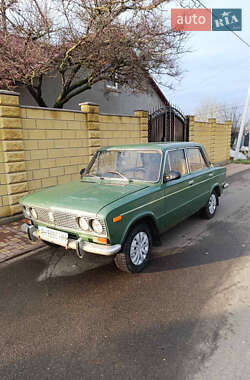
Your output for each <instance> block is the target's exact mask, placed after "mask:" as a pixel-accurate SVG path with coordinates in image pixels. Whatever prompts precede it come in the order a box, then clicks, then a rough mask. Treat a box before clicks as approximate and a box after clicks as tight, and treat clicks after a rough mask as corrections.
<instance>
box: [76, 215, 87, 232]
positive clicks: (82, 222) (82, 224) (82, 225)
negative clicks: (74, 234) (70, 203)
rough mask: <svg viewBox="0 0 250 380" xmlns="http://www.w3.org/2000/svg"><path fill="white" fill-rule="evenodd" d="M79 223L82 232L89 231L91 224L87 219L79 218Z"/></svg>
mask: <svg viewBox="0 0 250 380" xmlns="http://www.w3.org/2000/svg"><path fill="white" fill-rule="evenodd" d="M78 223H79V226H80V228H81V229H82V230H84V231H87V230H88V229H89V224H88V222H87V220H86V219H85V218H79V219H78Z"/></svg>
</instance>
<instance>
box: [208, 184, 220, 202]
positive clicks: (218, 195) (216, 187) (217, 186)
mask: <svg viewBox="0 0 250 380" xmlns="http://www.w3.org/2000/svg"><path fill="white" fill-rule="evenodd" d="M213 192H215V194H216V195H217V206H218V205H219V197H220V196H221V188H220V185H219V184H218V183H217V184H215V185H214V186H213V187H212V190H211V193H210V194H212V193H213Z"/></svg>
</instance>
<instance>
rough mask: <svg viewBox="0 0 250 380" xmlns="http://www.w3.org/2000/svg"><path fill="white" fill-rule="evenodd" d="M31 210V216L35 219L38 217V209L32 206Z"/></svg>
mask: <svg viewBox="0 0 250 380" xmlns="http://www.w3.org/2000/svg"><path fill="white" fill-rule="evenodd" d="M30 212H31V216H32V217H33V218H34V219H37V217H38V215H37V212H36V210H35V209H34V208H32V209H31V210H30Z"/></svg>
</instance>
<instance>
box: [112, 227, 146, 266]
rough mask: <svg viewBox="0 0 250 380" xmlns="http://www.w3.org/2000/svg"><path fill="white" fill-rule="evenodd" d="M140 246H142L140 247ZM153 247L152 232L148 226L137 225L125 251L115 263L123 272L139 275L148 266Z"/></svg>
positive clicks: (128, 239) (128, 237)
mask: <svg viewBox="0 0 250 380" xmlns="http://www.w3.org/2000/svg"><path fill="white" fill-rule="evenodd" d="M138 244H139V245H141V246H139V247H138ZM151 247H152V236H151V232H150V230H149V228H148V226H147V225H146V224H138V225H136V226H135V227H134V228H133V229H132V230H131V231H130V232H129V234H128V236H127V238H126V240H125V243H124V245H123V250H122V252H121V253H118V254H117V255H116V256H115V258H114V262H115V265H116V267H117V268H118V269H119V270H121V271H123V272H130V273H139V272H141V271H142V270H143V269H144V268H145V266H146V265H147V263H148V261H149V258H150V254H151Z"/></svg>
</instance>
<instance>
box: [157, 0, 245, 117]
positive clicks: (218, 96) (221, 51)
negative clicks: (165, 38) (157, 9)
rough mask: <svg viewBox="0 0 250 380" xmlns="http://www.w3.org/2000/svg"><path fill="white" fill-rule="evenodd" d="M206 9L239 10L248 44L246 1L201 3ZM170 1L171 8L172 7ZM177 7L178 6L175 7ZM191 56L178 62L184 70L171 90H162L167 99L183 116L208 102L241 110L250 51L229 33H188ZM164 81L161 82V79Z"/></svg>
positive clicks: (163, 88) (216, 0) (229, 0)
mask: <svg viewBox="0 0 250 380" xmlns="http://www.w3.org/2000/svg"><path fill="white" fill-rule="evenodd" d="M202 3H203V4H204V5H205V6H206V7H208V8H242V31H239V32H237V34H239V36H240V37H241V38H243V39H244V40H246V41H247V42H248V43H249V45H250V22H249V20H250V1H249V0H237V1H236V0H202ZM174 6H175V4H174V2H173V3H172V2H171V7H174ZM176 7H177V8H179V6H176ZM188 46H189V48H190V49H191V52H190V53H185V55H184V56H183V58H182V59H181V68H182V70H183V71H184V72H183V74H182V79H181V81H180V82H179V81H176V82H175V83H174V86H175V88H174V90H168V89H167V88H165V87H161V89H162V91H163V92H164V94H165V95H166V97H167V99H168V100H169V101H170V102H172V103H174V104H176V105H177V106H178V107H179V108H180V109H181V110H182V111H183V113H185V114H189V115H190V114H193V113H195V110H196V109H197V108H198V107H199V106H200V105H201V104H202V103H204V102H206V101H207V100H208V99H209V100H210V101H211V100H213V99H214V100H215V101H216V102H217V103H220V104H221V103H222V104H226V105H231V104H237V105H239V107H241V109H242V111H243V108H244V103H245V98H246V96H247V91H248V86H249V84H250V48H249V47H247V46H246V45H245V44H243V42H241V41H240V40H239V39H238V38H237V37H235V35H234V34H233V33H231V32H230V31H225V32H222V31H217V32H216V31H209V32H205V31H197V32H190V39H189V41H188ZM163 80H164V79H163Z"/></svg>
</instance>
